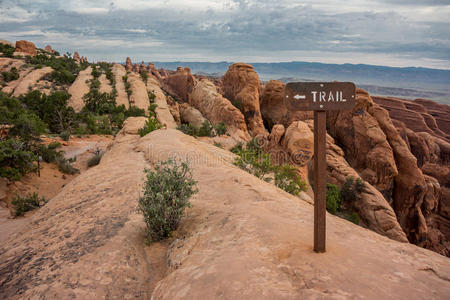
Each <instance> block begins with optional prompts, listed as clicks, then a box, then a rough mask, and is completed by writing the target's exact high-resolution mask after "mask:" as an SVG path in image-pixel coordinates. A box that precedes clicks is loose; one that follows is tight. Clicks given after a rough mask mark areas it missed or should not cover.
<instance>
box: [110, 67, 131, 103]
mask: <svg viewBox="0 0 450 300" xmlns="http://www.w3.org/2000/svg"><path fill="white" fill-rule="evenodd" d="M112 72H113V74H114V79H115V82H116V91H117V96H116V103H117V105H122V104H123V105H125V108H127V109H128V108H129V107H130V102H129V100H128V94H127V92H126V90H125V83H124V82H123V77H124V76H125V75H127V71H126V70H125V68H124V66H122V65H121V64H114V65H113V66H112Z"/></svg>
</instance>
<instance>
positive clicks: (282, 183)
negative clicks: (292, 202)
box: [273, 164, 306, 195]
mask: <svg viewBox="0 0 450 300" xmlns="http://www.w3.org/2000/svg"><path fill="white" fill-rule="evenodd" d="M273 168H274V178H275V185H276V186H277V187H279V188H280V189H282V190H284V191H286V192H288V193H289V194H292V195H298V194H300V192H301V191H306V182H304V181H303V180H302V179H301V177H300V175H299V174H298V173H297V169H296V168H295V167H294V166H292V165H289V164H284V165H281V166H274V167H273Z"/></svg>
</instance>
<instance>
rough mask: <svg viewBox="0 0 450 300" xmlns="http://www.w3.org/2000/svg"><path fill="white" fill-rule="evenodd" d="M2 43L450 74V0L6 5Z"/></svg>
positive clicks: (65, 0)
mask: <svg viewBox="0 0 450 300" xmlns="http://www.w3.org/2000/svg"><path fill="white" fill-rule="evenodd" d="M0 39H7V40H10V41H16V40H19V39H27V40H31V41H33V42H35V43H36V44H37V46H40V47H43V46H45V45H46V44H50V45H52V46H53V48H55V49H57V50H59V51H60V52H66V51H69V52H74V51H78V52H80V54H81V55H86V56H88V58H89V59H90V60H109V61H117V62H122V61H125V58H126V56H130V57H131V58H132V60H133V61H141V60H145V61H245V62H278V61H317V62H331V63H365V64H377V65H388V66H422V67H432V68H441V69H450V0H428V1H419V0H417V1H414V0H346V1H343V0H328V1H327V0H315V1H294V0H278V1H276V0H260V1H256V0H224V1H219V0H107V1H104V0H95V1H87V0H80V1H72V0H0Z"/></svg>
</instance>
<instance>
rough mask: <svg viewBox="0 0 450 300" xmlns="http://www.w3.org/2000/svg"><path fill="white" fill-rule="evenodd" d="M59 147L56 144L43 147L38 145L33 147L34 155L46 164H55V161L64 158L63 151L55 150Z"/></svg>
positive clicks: (59, 145) (58, 144)
mask: <svg viewBox="0 0 450 300" xmlns="http://www.w3.org/2000/svg"><path fill="white" fill-rule="evenodd" d="M59 147H61V144H60V143H58V142H54V143H51V144H49V145H48V146H45V145H44V144H39V145H36V146H34V148H35V149H34V151H33V152H34V153H36V154H37V155H38V156H40V157H41V158H42V160H43V161H45V162H46V163H52V162H56V159H57V158H59V157H63V156H64V152H63V151H58V150H56V149H57V148H59Z"/></svg>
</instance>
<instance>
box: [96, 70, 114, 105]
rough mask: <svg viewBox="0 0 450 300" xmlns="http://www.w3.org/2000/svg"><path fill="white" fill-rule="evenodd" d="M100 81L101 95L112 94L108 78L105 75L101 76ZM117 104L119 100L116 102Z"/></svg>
mask: <svg viewBox="0 0 450 300" xmlns="http://www.w3.org/2000/svg"><path fill="white" fill-rule="evenodd" d="M98 80H99V81H100V88H99V92H100V93H111V92H112V86H111V83H110V82H109V80H108V79H107V78H106V75H105V74H102V75H100V77H99V78H98ZM116 103H117V100H116Z"/></svg>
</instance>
